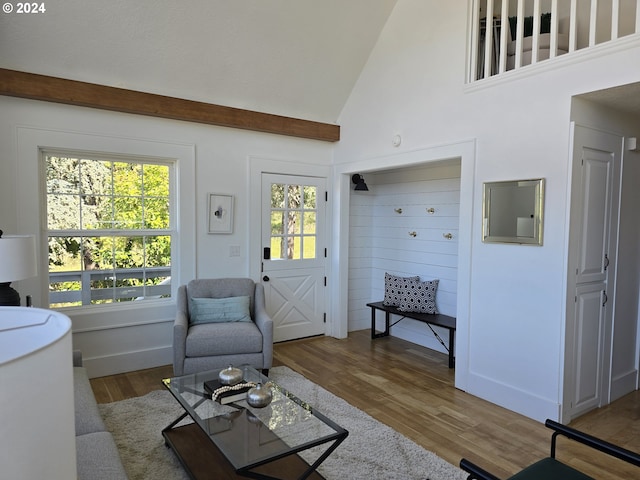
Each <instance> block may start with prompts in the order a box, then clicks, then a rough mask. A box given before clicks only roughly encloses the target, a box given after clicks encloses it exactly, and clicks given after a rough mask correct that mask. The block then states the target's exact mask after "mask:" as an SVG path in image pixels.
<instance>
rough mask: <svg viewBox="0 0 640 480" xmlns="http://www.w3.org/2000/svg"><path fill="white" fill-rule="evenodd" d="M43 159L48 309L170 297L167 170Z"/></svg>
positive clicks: (138, 163)
mask: <svg viewBox="0 0 640 480" xmlns="http://www.w3.org/2000/svg"><path fill="white" fill-rule="evenodd" d="M43 158H44V162H43V163H44V168H45V179H46V210H47V212H46V213H47V216H46V218H47V221H46V231H47V240H48V247H49V259H48V260H49V305H50V307H52V308H59V307H71V306H80V305H96V304H108V303H117V302H127V301H139V300H146V299H152V298H163V297H169V296H171V256H172V255H171V253H172V244H173V243H174V242H173V240H174V236H175V230H174V228H173V223H174V221H173V219H172V212H173V211H174V208H173V205H172V198H173V195H172V185H173V178H174V165H173V163H167V162H164V163H163V162H160V161H155V162H154V161H150V160H147V159H145V160H139V159H136V158H121V157H117V158H102V157H100V156H95V155H86V156H85V155H76V154H73V155H71V154H69V153H66V154H65V153H61V152H44V155H43Z"/></svg>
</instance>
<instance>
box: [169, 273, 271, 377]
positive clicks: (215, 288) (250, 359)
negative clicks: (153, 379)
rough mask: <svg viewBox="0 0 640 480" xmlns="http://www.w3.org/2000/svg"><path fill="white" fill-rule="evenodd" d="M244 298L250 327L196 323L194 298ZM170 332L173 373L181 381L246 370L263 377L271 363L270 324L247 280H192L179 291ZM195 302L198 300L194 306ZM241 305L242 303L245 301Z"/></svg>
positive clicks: (258, 287)
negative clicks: (226, 369) (188, 376)
mask: <svg viewBox="0 0 640 480" xmlns="http://www.w3.org/2000/svg"><path fill="white" fill-rule="evenodd" d="M246 296H248V297H249V301H250V305H249V310H250V314H251V321H231V322H229V321H216V322H212V323H195V324H194V320H195V319H191V317H190V311H189V310H190V308H193V303H192V302H194V300H193V299H194V298H196V299H205V298H209V299H211V298H215V299H224V298H229V297H246ZM177 301H178V311H177V314H176V319H175V323H174V326H173V373H174V375H177V376H178V375H186V374H189V373H195V372H201V371H204V370H212V369H217V368H224V367H226V366H228V365H234V366H237V365H243V364H248V365H252V366H253V367H255V368H257V369H258V370H262V371H263V372H265V373H267V372H268V370H269V368H271V365H272V362H273V320H271V317H269V315H268V314H267V312H266V310H265V301H264V287H263V286H262V284H259V283H258V284H256V283H255V282H254V281H253V280H251V279H249V278H217V279H196V280H191V281H190V282H189V283H188V284H187V285H181V286H180V287H179V288H178V298H177ZM196 301H198V300H196ZM245 301H246V299H245Z"/></svg>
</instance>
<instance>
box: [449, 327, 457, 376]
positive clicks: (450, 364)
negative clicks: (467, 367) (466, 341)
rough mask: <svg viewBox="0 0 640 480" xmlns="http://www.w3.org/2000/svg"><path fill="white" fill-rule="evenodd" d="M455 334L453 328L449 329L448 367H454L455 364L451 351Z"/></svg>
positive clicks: (452, 350)
mask: <svg viewBox="0 0 640 480" xmlns="http://www.w3.org/2000/svg"><path fill="white" fill-rule="evenodd" d="M455 334H456V333H455V332H454V331H453V330H449V368H453V367H455V364H456V358H455V356H454V353H453V352H454V349H453V347H454V339H455Z"/></svg>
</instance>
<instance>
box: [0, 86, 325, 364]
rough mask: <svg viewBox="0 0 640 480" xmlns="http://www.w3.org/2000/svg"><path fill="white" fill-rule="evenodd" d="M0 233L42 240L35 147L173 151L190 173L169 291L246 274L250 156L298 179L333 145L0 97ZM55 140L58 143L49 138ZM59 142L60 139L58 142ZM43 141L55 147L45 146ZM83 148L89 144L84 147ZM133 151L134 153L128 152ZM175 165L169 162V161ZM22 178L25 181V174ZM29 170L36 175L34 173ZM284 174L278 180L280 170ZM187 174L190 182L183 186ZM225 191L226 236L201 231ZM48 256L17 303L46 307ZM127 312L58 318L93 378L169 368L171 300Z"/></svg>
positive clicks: (22, 286) (75, 312)
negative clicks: (69, 324) (66, 322)
mask: <svg viewBox="0 0 640 480" xmlns="http://www.w3.org/2000/svg"><path fill="white" fill-rule="evenodd" d="M0 112H2V114H1V115H0V162H1V168H2V170H1V173H2V174H1V175H0V204H1V205H2V209H1V210H0V228H2V230H4V231H5V232H6V233H23V234H27V233H28V234H36V235H38V238H39V239H40V238H42V237H41V231H40V213H41V206H40V205H41V202H40V200H39V179H38V176H37V163H38V150H37V147H38V146H46V147H60V148H65V147H67V148H68V147H70V146H72V147H73V146H75V145H69V144H68V141H67V140H65V139H68V138H83V139H87V138H89V139H93V140H92V141H94V142H95V143H94V145H98V144H99V145H100V147H96V148H99V150H100V151H110V152H114V151H123V152H126V151H127V149H128V148H133V147H130V146H131V145H134V146H135V145H143V147H141V148H142V150H141V151H140V152H134V153H144V152H145V150H144V149H145V148H152V147H150V146H154V147H153V149H154V154H155V155H160V156H161V155H162V151H163V145H165V146H166V148H165V151H166V152H171V153H169V154H168V156H172V155H174V153H173V150H175V149H179V148H182V149H186V150H187V151H189V152H190V156H191V159H190V161H191V162H192V165H191V166H190V171H188V170H186V169H185V166H184V165H182V166H181V165H180V164H179V167H178V177H179V179H178V180H179V183H180V182H182V183H181V190H180V195H181V201H182V203H183V204H187V205H190V210H187V211H182V212H180V219H179V220H180V221H181V222H182V224H183V228H185V229H187V230H184V231H181V233H180V241H181V242H182V243H183V247H184V248H183V251H182V252H181V255H180V258H179V260H178V262H179V263H180V264H181V265H182V266H183V267H184V265H189V268H181V271H180V272H179V274H180V275H181V276H180V277H179V278H176V279H174V288H175V286H176V285H178V284H179V283H186V282H187V281H189V280H190V279H191V278H194V277H200V278H202V277H223V276H251V277H253V278H257V272H252V271H250V255H255V256H257V257H258V258H259V255H260V250H259V248H257V249H255V248H254V250H256V251H254V252H251V251H250V247H249V245H250V243H249V238H250V236H251V233H252V232H255V229H254V227H253V226H252V225H251V223H250V220H249V157H250V156H256V155H257V156H260V157H264V158H271V159H280V160H283V161H285V162H288V163H291V162H295V164H296V169H297V170H298V171H305V166H306V165H308V166H309V168H310V169H311V168H313V167H314V165H325V166H329V165H330V163H331V160H332V148H333V146H332V144H329V143H326V142H319V141H313V140H304V139H295V138H289V137H284V136H281V135H271V134H261V133H254V132H248V131H243V130H235V129H230V128H222V127H212V126H207V125H199V124H193V123H187V122H178V121H170V120H162V119H156V118H150V117H143V116H136V115H128V114H120V113H115V112H107V111H101V110H95V109H89V108H82V107H72V106H65V105H58V104H53V103H46V102H38V101H30V100H22V99H16V98H9V97H2V96H0ZM25 131H27V132H39V133H38V134H39V135H40V137H39V138H47V139H50V138H53V139H54V140H46V141H47V144H41V145H38V144H37V138H38V137H37V136H36V140H33V142H32V145H31V147H29V148H25V147H21V145H22V143H23V142H22V141H21V138H22V136H23V135H22V133H21V132H25ZM55 139H59V140H55ZM60 139H61V140H60ZM50 141H56V142H59V143H58V144H55V145H54V144H50V143H49V142H50ZM86 145H88V143H87V144H86ZM136 148H137V147H136ZM174 157H175V155H174ZM25 172H26V173H25ZM34 172H35V173H34ZM285 173H286V172H285ZM185 176H188V178H189V179H190V180H189V183H187V184H184V181H185V178H184V177H185ZM208 193H226V194H232V195H234V198H235V219H234V232H233V234H231V235H210V234H208V233H207V194H208ZM231 246H239V247H240V256H230V247H231ZM45 257H46V253H44V254H42V255H41V258H40V268H39V272H40V275H39V278H38V279H31V280H25V281H22V282H18V283H17V284H16V287H17V289H18V291H19V292H20V293H21V295H22V296H23V298H24V296H25V295H27V294H31V295H33V296H34V305H35V306H41V305H44V304H43V303H42V302H43V301H44V298H45V289H46V278H45V277H44V275H45V272H46V271H47V264H46V258H45ZM145 305H146V307H144V308H137V307H138V306H132V305H126V306H122V307H121V308H118V309H116V312H115V313H114V312H113V311H111V313H109V311H107V310H105V309H99V311H95V310H93V311H89V310H87V309H81V308H80V309H71V310H68V311H67V310H65V313H66V314H68V315H69V317H71V319H72V321H73V331H74V347H75V348H80V349H82V350H83V351H84V354H85V361H86V365H87V367H88V368H89V373H90V374H91V375H92V376H101V375H108V374H111V373H116V372H122V371H130V370H135V369H139V368H147V367H150V366H156V365H164V364H168V363H171V362H172V357H171V351H172V350H171V343H172V324H173V317H174V312H175V304H174V302H173V301H171V302H169V303H168V304H167V303H158V304H154V306H153V308H150V306H149V305H148V304H145Z"/></svg>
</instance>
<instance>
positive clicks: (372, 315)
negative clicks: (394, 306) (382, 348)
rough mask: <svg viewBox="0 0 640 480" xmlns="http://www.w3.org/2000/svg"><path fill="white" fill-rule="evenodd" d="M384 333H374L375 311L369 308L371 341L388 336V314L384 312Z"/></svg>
mask: <svg viewBox="0 0 640 480" xmlns="http://www.w3.org/2000/svg"><path fill="white" fill-rule="evenodd" d="M384 323H385V327H384V332H380V333H376V309H375V308H373V307H371V339H372V340H373V339H374V338H380V337H388V336H389V312H384Z"/></svg>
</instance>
